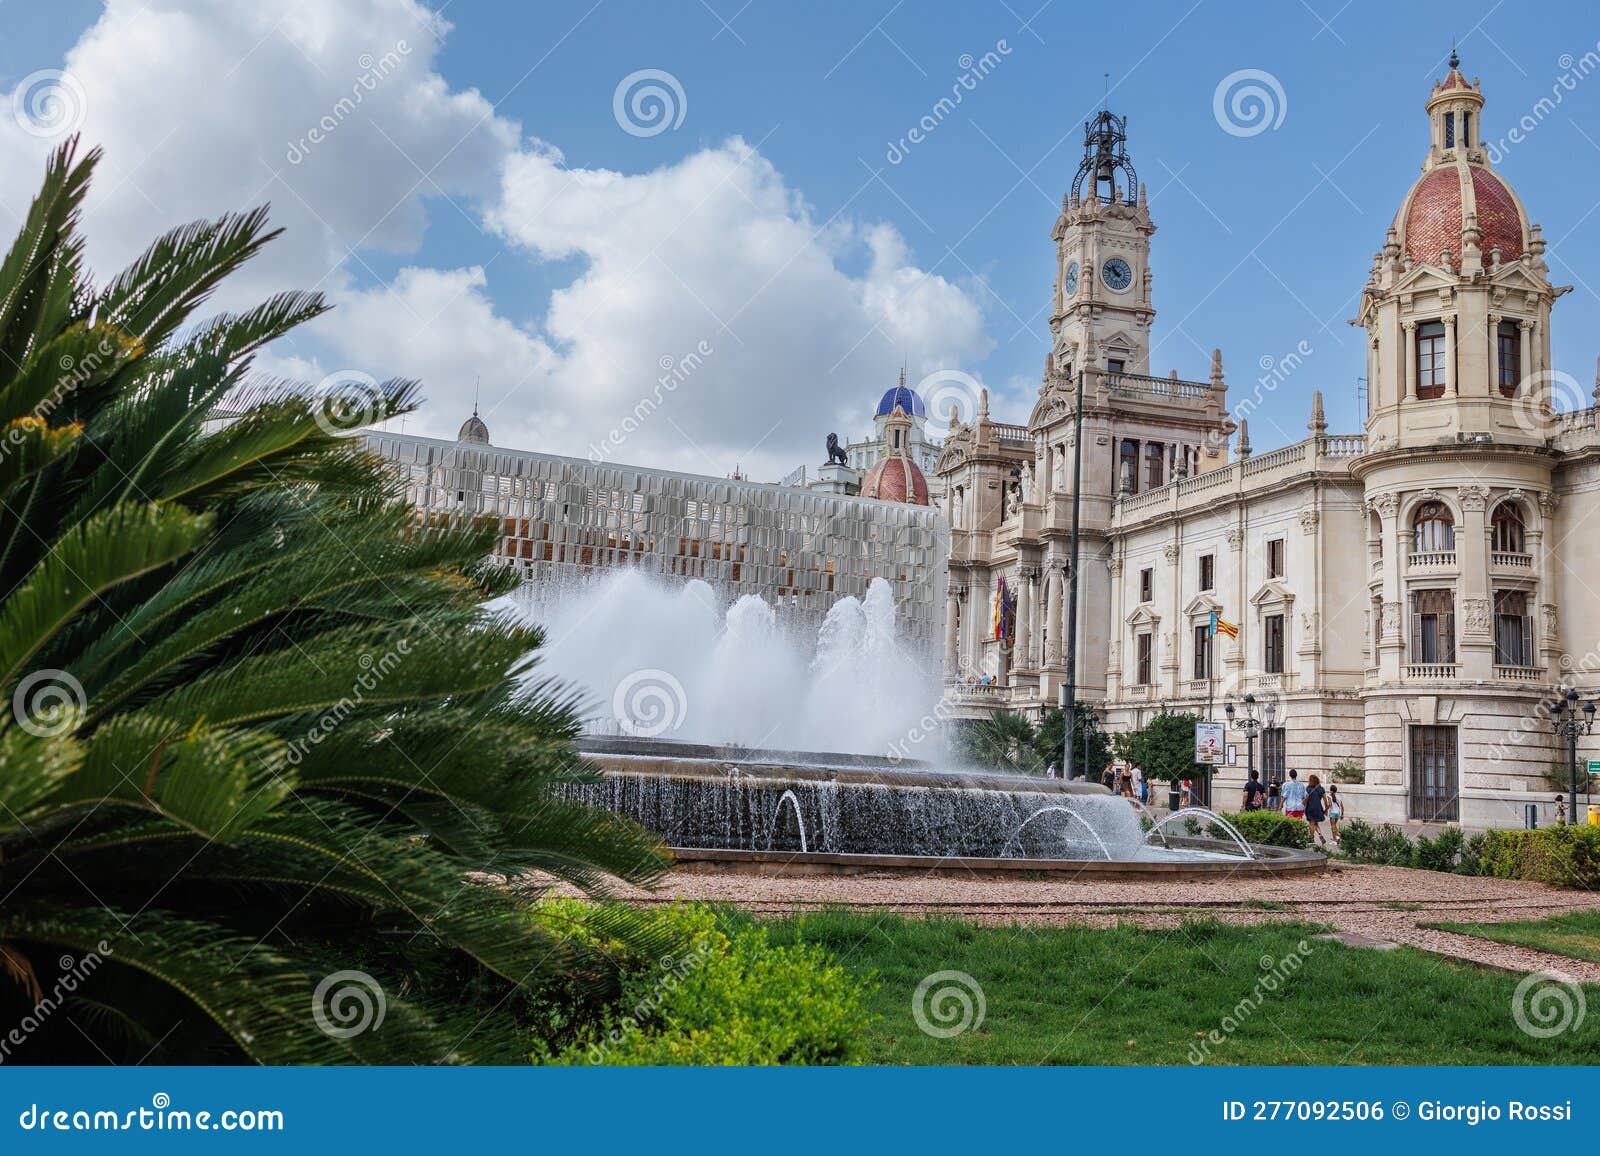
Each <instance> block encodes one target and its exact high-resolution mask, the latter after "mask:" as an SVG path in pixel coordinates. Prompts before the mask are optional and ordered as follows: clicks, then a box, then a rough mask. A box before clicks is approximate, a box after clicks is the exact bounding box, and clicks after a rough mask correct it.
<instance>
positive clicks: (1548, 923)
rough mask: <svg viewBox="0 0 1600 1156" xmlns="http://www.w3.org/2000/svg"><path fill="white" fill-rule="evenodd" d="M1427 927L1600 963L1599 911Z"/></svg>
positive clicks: (1434, 924)
mask: <svg viewBox="0 0 1600 1156" xmlns="http://www.w3.org/2000/svg"><path fill="white" fill-rule="evenodd" d="M1425 926H1428V927H1438V928H1442V929H1443V930H1445V931H1459V932H1460V933H1461V934H1463V935H1475V936H1477V937H1478V938H1479V939H1492V940H1494V941H1495V942H1496V943H1510V944H1513V945H1515V946H1517V947H1532V948H1536V949H1538V950H1539V951H1549V952H1553V953H1554V954H1556V955H1566V956H1571V957H1572V958H1573V959H1587V960H1589V961H1590V962H1591V963H1600V911H1574V912H1571V913H1570V914H1567V915H1552V916H1550V917H1549V918H1548V919H1533V920H1528V921H1526V922H1523V923H1429V924H1426V925H1425Z"/></svg>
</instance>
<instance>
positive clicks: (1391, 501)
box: [1372, 494, 1400, 518]
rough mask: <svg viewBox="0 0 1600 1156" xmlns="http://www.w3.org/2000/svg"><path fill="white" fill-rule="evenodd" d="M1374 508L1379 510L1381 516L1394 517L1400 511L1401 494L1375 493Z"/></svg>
mask: <svg viewBox="0 0 1600 1156" xmlns="http://www.w3.org/2000/svg"><path fill="white" fill-rule="evenodd" d="M1372 508H1373V509H1374V510H1376V511H1378V517H1380V518H1392V517H1394V516H1395V515H1396V514H1398V513H1399V512H1400V495H1399V494H1374V495H1373V497H1372Z"/></svg>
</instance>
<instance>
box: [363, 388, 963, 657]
mask: <svg viewBox="0 0 1600 1156" xmlns="http://www.w3.org/2000/svg"><path fill="white" fill-rule="evenodd" d="M476 420H477V419H476V416H474V418H473V419H472V421H476ZM481 425H482V423H481V422H479V423H478V427H481ZM469 426H471V421H469V423H468V425H467V426H463V427H462V430H463V440H461V441H454V442H452V441H444V440H440V439H437V438H426V437H417V436H414V435H407V434H390V433H381V432H369V433H367V434H365V435H363V436H364V437H365V440H366V443H367V445H368V446H369V447H370V448H371V449H372V450H373V451H374V452H375V453H377V454H378V455H379V456H380V457H383V458H385V459H388V460H389V461H392V462H393V463H395V466H396V467H397V469H398V471H399V473H400V475H401V476H402V477H403V478H404V479H405V482H406V494H407V497H408V499H409V500H410V502H411V503H412V505H413V506H415V507H416V508H417V509H418V510H419V511H421V512H422V513H424V514H452V515H457V514H471V515H474V516H480V517H490V518H498V519H499V520H500V523H501V526H502V531H503V535H504V536H503V537H502V538H501V540H500V544H499V546H498V547H497V549H496V551H495V553H496V556H497V557H500V558H502V559H504V560H505V561H506V562H508V563H509V564H512V565H515V566H517V567H518V568H519V569H520V570H521V571H522V572H523V574H524V576H525V577H526V578H527V579H529V580H530V581H539V580H545V579H559V578H560V577H562V576H563V575H569V574H571V575H576V574H590V573H593V572H595V571H596V570H598V569H603V568H606V567H614V566H633V567H638V568H641V569H644V570H647V571H650V572H652V573H658V574H662V575H666V576H670V577H679V578H699V579H703V580H704V581H706V582H708V583H710V584H711V585H712V586H713V587H714V588H716V589H718V590H719V591H721V592H723V593H724V594H726V595H727V596H729V597H736V596H738V595H742V594H755V595H759V596H760V597H762V598H764V599H766V600H767V601H768V602H770V603H773V604H774V605H775V606H779V607H780V608H781V609H782V611H783V614H784V616H785V619H786V620H787V621H792V622H795V623H796V624H797V625H801V624H803V625H806V626H808V627H809V628H810V629H812V630H814V629H816V627H818V626H820V625H821V623H822V620H823V618H824V617H825V616H826V614H827V612H828V609H829V607H831V606H832V605H833V603H834V602H835V601H837V600H838V599H839V598H842V597H844V596H846V595H854V596H856V597H858V598H859V597H863V596H864V595H865V594H866V592H867V586H868V585H869V584H870V583H871V581H872V580H873V579H874V578H884V579H887V580H888V581H889V583H890V584H891V585H892V586H893V587H894V593H895V600H896V603H897V605H898V609H899V614H900V621H901V622H902V624H903V625H904V630H905V636H906V639H907V642H908V644H910V645H913V646H919V645H920V646H924V647H928V648H930V649H932V648H936V646H937V640H938V638H939V636H940V632H941V628H942V625H943V619H942V615H943V607H944V601H943V595H944V587H945V555H946V552H947V550H948V542H947V540H946V536H945V524H944V516H943V515H942V514H941V513H939V512H938V511H937V510H934V509H931V508H930V507H927V506H912V505H905V504H901V503H894V502H876V501H869V500H867V499H863V498H851V497H843V496H838V495H833V494H824V493H817V492H814V491H810V490H802V489H794V488H790V487H784V486H774V485H766V484H762V483H758V482H744V481H733V480H728V479H723V478H711V477H703V476H700V475H696V474H682V473H673V472H671V471H667V470H652V469H645V468H642V467H638V466H625V465H618V464H614V463H603V464H597V463H593V462H590V461H586V460H584V459H581V458H567V457H558V456H556V455H554V454H541V453H533V452H531V451H528V450H511V449H502V448H500V447H497V446H491V445H490V444H489V443H488V431H487V429H483V430H482V433H481V435H479V434H478V433H477V429H478V427H473V428H472V430H471V434H472V437H471V440H467V438H468V434H469Z"/></svg>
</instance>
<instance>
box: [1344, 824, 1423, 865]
mask: <svg viewBox="0 0 1600 1156" xmlns="http://www.w3.org/2000/svg"><path fill="white" fill-rule="evenodd" d="M1339 853H1340V854H1341V855H1343V856H1344V857H1345V858H1346V859H1350V860H1352V861H1354V862H1356V863H1378V864H1381V865H1383V866H1385V867H1410V866H1411V865H1412V863H1413V861H1414V859H1415V856H1416V849H1415V848H1414V847H1413V846H1412V845H1411V840H1410V839H1408V838H1406V833H1405V832H1404V831H1402V830H1400V828H1398V827H1396V826H1394V825H1393V824H1392V823H1385V824H1383V825H1382V826H1381V827H1374V826H1372V824H1370V823H1368V822H1367V821H1366V820H1365V819H1347V820H1345V821H1344V822H1343V823H1340V824H1339Z"/></svg>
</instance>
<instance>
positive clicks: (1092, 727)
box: [1083, 707, 1105, 779]
mask: <svg viewBox="0 0 1600 1156" xmlns="http://www.w3.org/2000/svg"><path fill="white" fill-rule="evenodd" d="M1103 722H1105V716H1104V715H1102V714H1101V713H1100V711H1099V709H1098V708H1097V707H1090V708H1089V717H1088V718H1086V719H1084V726H1083V777H1084V778H1085V779H1088V777H1089V736H1090V735H1091V734H1092V733H1093V732H1094V731H1096V730H1099V729H1100V724H1101V723H1103Z"/></svg>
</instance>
